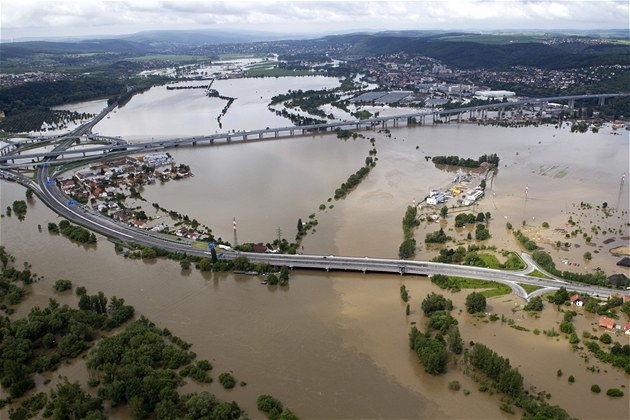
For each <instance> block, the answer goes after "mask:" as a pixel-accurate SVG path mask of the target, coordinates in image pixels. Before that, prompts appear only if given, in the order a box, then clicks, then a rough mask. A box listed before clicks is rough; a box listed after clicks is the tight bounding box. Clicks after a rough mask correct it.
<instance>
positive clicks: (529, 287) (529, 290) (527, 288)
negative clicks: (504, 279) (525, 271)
mask: <svg viewBox="0 0 630 420" xmlns="http://www.w3.org/2000/svg"><path fill="white" fill-rule="evenodd" d="M517 284H518V285H519V286H521V287H522V288H523V289H525V291H526V292H527V294H530V293H532V292H535V291H536V290H539V289H542V288H543V287H542V286H536V285H534V284H525V283H517Z"/></svg>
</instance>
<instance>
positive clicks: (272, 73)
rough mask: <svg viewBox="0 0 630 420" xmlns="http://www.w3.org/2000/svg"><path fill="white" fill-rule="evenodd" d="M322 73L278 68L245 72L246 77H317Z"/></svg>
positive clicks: (255, 69) (252, 69) (251, 69)
mask: <svg viewBox="0 0 630 420" xmlns="http://www.w3.org/2000/svg"><path fill="white" fill-rule="evenodd" d="M318 74H320V73H317V72H312V71H308V70H285V69H278V68H250V69H248V70H247V71H246V72H245V76H246V77H286V76H315V75H318Z"/></svg>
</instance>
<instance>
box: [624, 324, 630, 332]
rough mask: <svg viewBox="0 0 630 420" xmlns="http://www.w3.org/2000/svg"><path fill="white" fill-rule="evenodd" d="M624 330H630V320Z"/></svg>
mask: <svg viewBox="0 0 630 420" xmlns="http://www.w3.org/2000/svg"><path fill="white" fill-rule="evenodd" d="M624 330H626V331H628V330H630V322H628V323H627V324H626V326H625V327H624Z"/></svg>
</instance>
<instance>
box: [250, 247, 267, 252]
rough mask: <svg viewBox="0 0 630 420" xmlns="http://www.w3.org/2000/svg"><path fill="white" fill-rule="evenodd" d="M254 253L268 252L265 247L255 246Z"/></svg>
mask: <svg viewBox="0 0 630 420" xmlns="http://www.w3.org/2000/svg"><path fill="white" fill-rule="evenodd" d="M252 251H254V252H267V247H266V246H265V245H253V246H252Z"/></svg>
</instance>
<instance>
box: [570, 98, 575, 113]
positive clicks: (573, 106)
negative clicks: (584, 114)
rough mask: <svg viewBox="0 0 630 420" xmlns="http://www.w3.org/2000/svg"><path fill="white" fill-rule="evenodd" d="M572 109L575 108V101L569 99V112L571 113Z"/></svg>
mask: <svg viewBox="0 0 630 420" xmlns="http://www.w3.org/2000/svg"><path fill="white" fill-rule="evenodd" d="M573 108H575V99H569V110H570V111H573Z"/></svg>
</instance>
